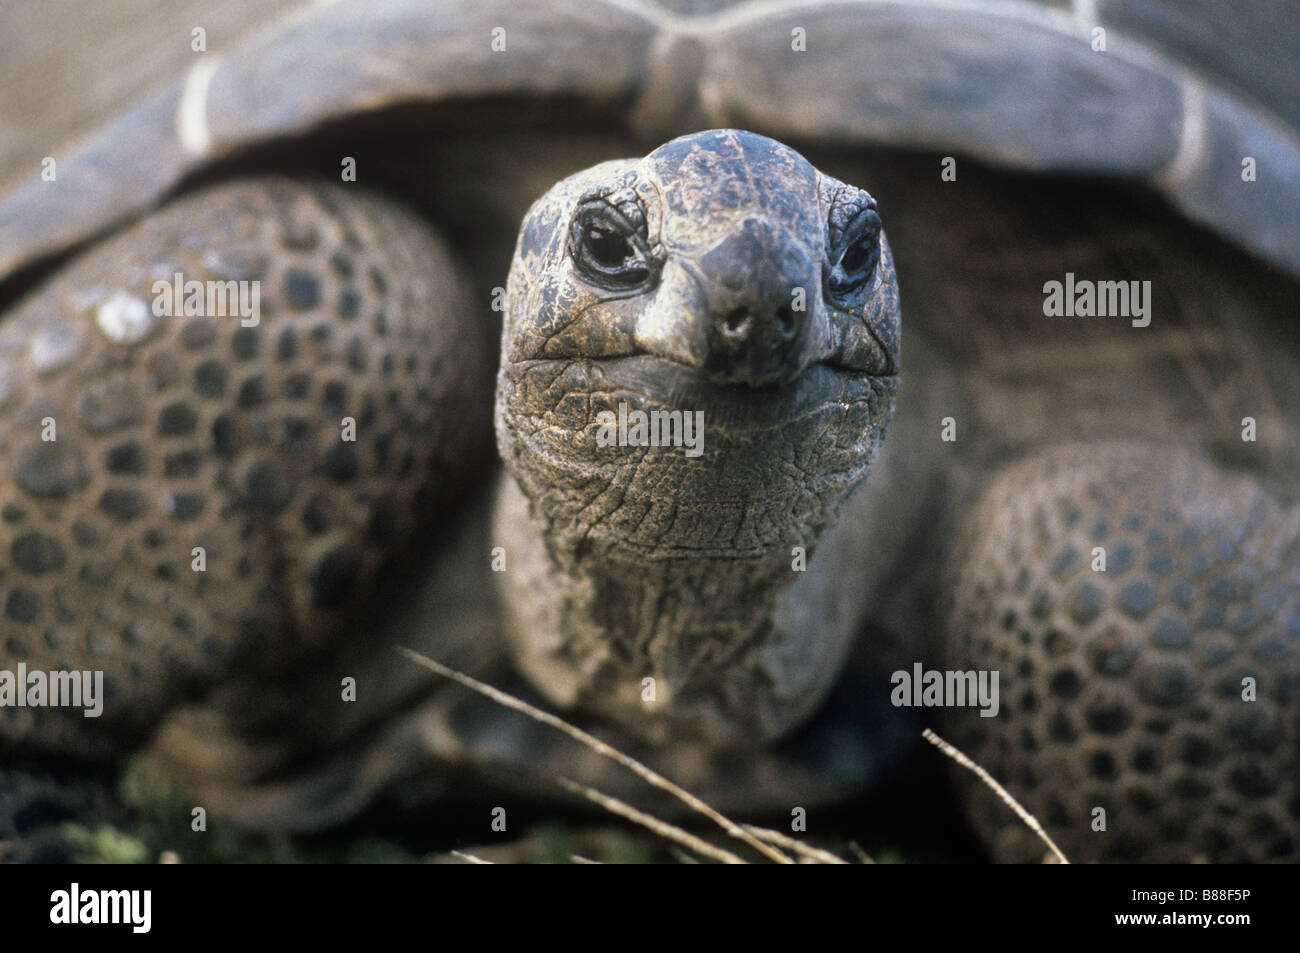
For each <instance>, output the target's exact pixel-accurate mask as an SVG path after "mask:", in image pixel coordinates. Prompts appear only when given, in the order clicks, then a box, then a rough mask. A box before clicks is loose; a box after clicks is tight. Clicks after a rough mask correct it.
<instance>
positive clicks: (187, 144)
mask: <svg viewBox="0 0 1300 953" xmlns="http://www.w3.org/2000/svg"><path fill="white" fill-rule="evenodd" d="M219 65H221V64H220V60H219V57H217V56H216V54H213V53H205V54H203V55H202V56H201V57H199V60H198V62H196V63H195V64H194V65H193V66H192V67H190V71H189V73H187V74H186V76H185V88H184V89H183V90H181V101H180V105H179V106H178V107H177V109H176V138H177V139H179V140H180V143H181V146H182V147H183V148H184V149H185V151H186V152H189V153H192V154H193V155H197V156H203V155H207V153H208V149H209V148H211V146H212V131H211V130H210V129H208V89H209V87H210V86H211V85H212V77H213V75H215V74H216V72H217V67H218V66H219Z"/></svg>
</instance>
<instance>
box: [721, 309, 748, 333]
mask: <svg viewBox="0 0 1300 953" xmlns="http://www.w3.org/2000/svg"><path fill="white" fill-rule="evenodd" d="M722 323H723V327H724V328H725V329H726V331H727V333H728V334H744V333H745V332H746V331H748V330H749V309H748V308H745V307H740V308H732V309H731V310H730V311H728V312H727V314H726V316H725V317H724V318H723V319H722Z"/></svg>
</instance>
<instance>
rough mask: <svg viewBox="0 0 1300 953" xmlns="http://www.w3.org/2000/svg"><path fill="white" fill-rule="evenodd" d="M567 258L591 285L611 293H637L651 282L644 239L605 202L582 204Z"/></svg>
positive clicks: (575, 214)
mask: <svg viewBox="0 0 1300 953" xmlns="http://www.w3.org/2000/svg"><path fill="white" fill-rule="evenodd" d="M570 237H571V241H570V255H571V256H572V258H573V263H574V264H575V265H576V266H577V269H578V272H579V273H580V274H581V275H582V277H583V278H584V279H586V280H587V281H589V282H590V283H592V284H594V285H596V286H598V287H601V288H605V289H607V290H610V291H629V290H634V289H639V288H640V287H641V286H643V285H645V284H646V283H647V282H648V281H649V280H650V278H651V274H652V264H651V259H650V254H649V249H648V248H647V246H646V241H645V237H644V236H643V235H641V234H639V233H638V232H637V231H636V229H635V228H633V227H632V225H631V224H630V223H629V222H628V221H627V220H626V219H625V218H624V217H623V216H622V215H621V214H620V213H619V211H618V210H617V209H615V208H614V207H613V206H611V205H610V204H609V203H608V202H605V201H603V200H600V199H597V200H594V201H590V202H585V203H583V204H582V205H580V206H579V207H578V210H577V212H575V213H574V216H573V227H572V229H571V231H570Z"/></svg>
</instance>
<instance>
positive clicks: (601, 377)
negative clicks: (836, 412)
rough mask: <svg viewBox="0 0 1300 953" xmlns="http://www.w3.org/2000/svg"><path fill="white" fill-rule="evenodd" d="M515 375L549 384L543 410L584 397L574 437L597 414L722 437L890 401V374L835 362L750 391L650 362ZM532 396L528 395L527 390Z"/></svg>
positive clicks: (644, 358) (537, 362)
mask: <svg viewBox="0 0 1300 953" xmlns="http://www.w3.org/2000/svg"><path fill="white" fill-rule="evenodd" d="M507 367H508V368H509V369H510V372H511V373H513V374H514V375H518V376H519V377H522V378H523V379H525V380H531V381H534V382H538V383H540V382H542V381H546V382H548V386H547V387H546V389H547V390H549V391H551V398H550V400H549V401H548V403H551V404H552V405H558V404H559V403H561V402H562V401H563V400H564V399H565V398H566V397H568V396H569V395H584V396H586V397H587V398H588V399H589V401H590V403H589V406H588V408H587V410H588V411H589V413H587V414H584V415H582V416H583V417H586V418H588V419H586V420H583V419H572V420H570V421H567V423H568V426H569V428H570V429H574V430H580V429H582V428H583V427H584V426H586V425H588V424H589V423H590V422H593V421H594V420H595V418H596V417H597V415H598V414H600V413H601V412H603V411H610V412H614V413H618V412H619V405H620V404H622V405H624V406H625V407H627V408H629V409H632V410H643V411H652V410H662V411H681V412H684V413H690V412H702V413H703V414H704V420H705V421H706V422H707V425H709V426H710V427H712V428H717V429H719V430H721V431H725V432H727V433H729V434H736V433H739V432H753V431H762V430H770V429H774V428H780V427H785V426H789V425H792V424H795V423H797V422H799V421H800V420H803V419H805V418H808V417H809V416H813V415H816V414H818V413H820V412H822V411H825V410H826V409H827V408H830V407H845V406H848V405H853V404H858V403H861V402H863V401H867V400H870V399H873V398H876V397H881V396H885V395H887V394H892V393H893V392H894V391H895V390H896V389H897V385H898V375H897V374H875V373H870V372H867V371H864V370H861V369H859V368H852V367H847V366H845V365H843V364H840V363H838V362H835V361H831V360H827V361H820V362H817V363H814V364H811V365H809V366H808V367H806V368H805V369H804V370H803V371H802V372H801V373H800V374H799V375H798V376H797V377H795V378H794V379H793V380H791V381H787V382H783V383H778V384H770V385H767V386H764V387H754V386H751V385H748V384H736V383H722V382H717V381H714V380H711V379H710V378H709V377H708V375H707V374H706V372H704V371H701V370H700V369H699V368H697V367H694V366H692V365H689V364H686V363H684V362H680V361H675V360H672V359H671V358H667V357H661V356H659V355H653V354H644V353H642V354H634V355H627V356H621V357H590V358H582V359H577V360H575V359H572V358H536V359H530V360H525V361H519V362H511V363H510V364H509V365H505V366H503V368H502V371H503V374H504V373H506V368H507ZM530 389H531V388H530Z"/></svg>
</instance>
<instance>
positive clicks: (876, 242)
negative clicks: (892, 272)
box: [828, 208, 880, 297]
mask: <svg viewBox="0 0 1300 953" xmlns="http://www.w3.org/2000/svg"><path fill="white" fill-rule="evenodd" d="M831 260H832V261H833V262H834V264H833V265H832V267H831V270H830V276H829V281H828V284H829V285H830V290H831V292H832V293H833V294H835V295H836V296H838V297H843V296H845V295H850V294H852V293H853V292H855V291H858V290H860V289H862V288H863V287H865V286H866V284H867V283H868V282H869V281H870V280H871V276H872V275H873V274H874V273H875V271H876V264H877V263H878V262H879V261H880V216H879V215H877V214H876V212H875V210H874V209H870V208H867V209H863V211H862V212H861V213H860V214H859V215H858V216H857V217H856V218H855V219H854V220H853V222H852V224H850V225H849V227H848V228H846V229H845V230H844V237H843V239H842V240H841V242H840V248H839V254H838V256H836V257H833V258H832V259H831Z"/></svg>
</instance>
